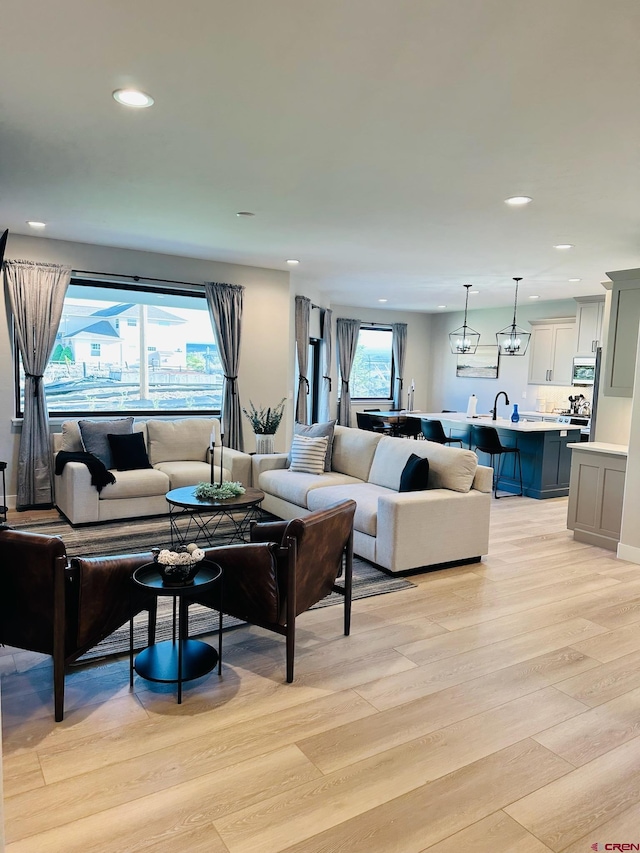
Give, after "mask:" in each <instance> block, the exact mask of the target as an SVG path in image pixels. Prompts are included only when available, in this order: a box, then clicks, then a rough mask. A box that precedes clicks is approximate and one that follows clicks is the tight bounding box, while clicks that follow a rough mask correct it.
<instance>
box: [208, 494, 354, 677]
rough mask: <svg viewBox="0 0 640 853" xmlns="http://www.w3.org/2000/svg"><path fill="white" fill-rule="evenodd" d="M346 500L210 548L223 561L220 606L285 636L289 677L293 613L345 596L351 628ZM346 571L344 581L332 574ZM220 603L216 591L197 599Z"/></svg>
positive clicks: (350, 509)
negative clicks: (340, 583) (248, 537)
mask: <svg viewBox="0 0 640 853" xmlns="http://www.w3.org/2000/svg"><path fill="white" fill-rule="evenodd" d="M355 510H356V502H355V501H352V500H349V501H343V502H341V503H338V504H334V505H333V506H331V507H328V508H327V509H323V510H318V511H317V512H312V513H310V514H309V515H306V516H305V517H304V518H295V519H293V520H292V521H274V522H266V523H257V524H254V525H253V526H252V528H251V541H250V542H248V543H247V544H244V545H229V546H227V547H224V548H210V549H208V550H207V551H206V557H207V559H208V560H212V561H213V562H215V563H218V564H219V565H220V566H222V570H223V583H222V611H223V613H226V614H228V615H229V616H235V617H236V618H237V619H242V620H243V621H245V622H251V623H252V624H253V625H258V626H260V627H261V628H266V629H267V630H269V631H275V632H276V633H278V634H282V635H284V636H285V637H286V640H287V681H288V682H291V681H293V663H294V652H295V636H296V616H299V615H300V614H301V613H304V612H305V611H306V610H308V609H309V608H310V607H311V606H312V605H313V604H315V603H316V602H318V601H320V599H322V598H324V597H325V596H326V595H328V594H329V593H330V592H339V593H341V594H342V595H344V633H345V636H347V635H348V634H349V631H350V628H351V589H352V564H353V517H354V514H355ZM343 570H344V586H338V585H337V584H336V579H337V577H338V576H340V575H341V574H342V572H343ZM197 601H198V602H199V603H200V604H205V605H207V606H209V607H214V608H216V609H219V608H220V590H219V588H216V589H215V590H214V591H213V592H211V593H209V594H206V595H203V596H200V597H198V598H197Z"/></svg>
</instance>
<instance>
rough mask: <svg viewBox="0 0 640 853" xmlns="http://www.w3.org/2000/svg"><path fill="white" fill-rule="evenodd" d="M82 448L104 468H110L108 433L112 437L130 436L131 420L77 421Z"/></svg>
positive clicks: (111, 463) (111, 465)
mask: <svg viewBox="0 0 640 853" xmlns="http://www.w3.org/2000/svg"><path fill="white" fill-rule="evenodd" d="M78 427H79V429H80V437H81V438H82V446H83V447H84V449H85V450H86V452H87V453H92V454H93V455H94V456H96V457H97V458H98V459H99V460H100V461H101V462H102V464H103V465H104V466H105V468H112V467H113V462H112V458H111V447H110V446H109V439H108V438H107V436H108V435H109V433H111V434H112V435H116V434H117V435H131V433H132V432H133V418H116V419H115V420H112V421H91V420H80V421H78Z"/></svg>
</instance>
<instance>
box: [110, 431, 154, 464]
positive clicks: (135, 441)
mask: <svg viewBox="0 0 640 853" xmlns="http://www.w3.org/2000/svg"><path fill="white" fill-rule="evenodd" d="M107 439H108V441H109V447H110V448H111V458H112V466H111V467H112V468H115V469H116V471H138V470H140V469H142V468H151V467H152V466H151V463H150V462H149V457H148V456H147V448H146V447H145V446H144V436H143V434H142V433H141V432H132V433H131V434H130V435H118V434H117V433H116V434H114V433H112V432H110V433H108V434H107Z"/></svg>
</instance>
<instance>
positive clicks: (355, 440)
mask: <svg viewBox="0 0 640 853" xmlns="http://www.w3.org/2000/svg"><path fill="white" fill-rule="evenodd" d="M383 437H384V436H382V435H378V434H376V433H375V432H366V431H365V430H363V429H352V428H351V427H343V426H336V429H335V435H334V439H333V456H332V459H331V468H332V470H333V471H337V472H338V473H340V474H347V475H348V476H349V477H355V478H356V479H357V480H364V481H366V480H367V479H368V478H369V469H370V468H371V463H372V461H373V457H374V454H375V452H376V447H377V446H378V442H379V441H380V439H382V438H383ZM403 467H404V463H403ZM399 481H400V480H399V474H398V482H399Z"/></svg>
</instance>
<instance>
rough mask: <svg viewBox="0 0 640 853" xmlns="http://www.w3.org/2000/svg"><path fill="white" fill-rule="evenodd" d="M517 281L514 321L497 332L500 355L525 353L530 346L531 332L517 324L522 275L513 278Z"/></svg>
mask: <svg viewBox="0 0 640 853" xmlns="http://www.w3.org/2000/svg"><path fill="white" fill-rule="evenodd" d="M513 280H514V281H515V283H516V297H515V301H514V303H513V323H512V324H511V325H510V326H505V328H504V329H502V330H501V331H499V332H496V343H497V344H498V352H499V353H500V355H524V354H525V353H526V351H527V347H528V346H529V340H530V338H531V332H525V330H524V329H521V328H520V327H519V326H517V325H516V311H517V310H518V285H519V284H520V282H521V281H522V276H520V277H519V278H514V279H513Z"/></svg>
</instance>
